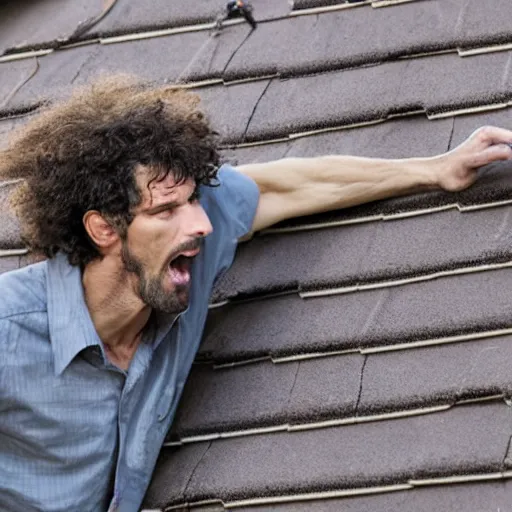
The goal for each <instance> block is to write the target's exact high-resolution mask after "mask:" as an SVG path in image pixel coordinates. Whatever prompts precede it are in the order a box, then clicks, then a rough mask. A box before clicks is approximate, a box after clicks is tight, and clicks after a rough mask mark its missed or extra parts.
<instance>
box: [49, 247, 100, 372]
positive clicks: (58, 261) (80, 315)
mask: <svg viewBox="0 0 512 512" xmlns="http://www.w3.org/2000/svg"><path fill="white" fill-rule="evenodd" d="M47 290H48V324H49V330H50V341H51V344H52V350H53V357H54V369H55V374H56V375H60V374H61V373H62V372H63V371H64V370H65V369H66V367H67V366H68V365H69V363H71V361H72V360H73V359H74V358H75V356H76V355H77V354H78V353H79V352H81V351H82V350H83V349H85V348H87V347H89V346H92V345H99V346H100V347H101V341H100V339H99V337H98V334H97V333H96V329H95V328H94V324H93V322H92V320H91V317H90V315H89V310H88V309H87V305H86V303H85V298H84V292H83V286H82V273H81V271H80V268H79V267H78V266H73V265H70V264H69V262H68V260H67V257H66V255H65V254H62V253H58V254H57V255H56V256H55V257H54V258H51V259H50V260H48V272H47Z"/></svg>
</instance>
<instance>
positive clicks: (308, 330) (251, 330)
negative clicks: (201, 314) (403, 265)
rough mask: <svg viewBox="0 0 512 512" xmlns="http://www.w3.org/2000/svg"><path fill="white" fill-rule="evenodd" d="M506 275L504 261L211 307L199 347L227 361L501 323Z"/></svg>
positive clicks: (507, 314)
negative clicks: (339, 290)
mask: <svg viewBox="0 0 512 512" xmlns="http://www.w3.org/2000/svg"><path fill="white" fill-rule="evenodd" d="M511 279H512V274H511V272H510V270H509V269H508V268H504V269H499V270H493V271H487V272H476V273H470V274H461V275H452V276H449V277H443V278H439V279H433V280H430V281H424V282H416V283H411V284H407V285H402V286H395V287H385V288H381V289H376V290H367V291H360V292H353V293H347V294H341V295H334V296H327V297H315V298H310V299H301V298H300V297H299V296H298V295H295V294H292V295H285V296H282V297H275V298H272V299H271V300H267V299H260V300H254V301H250V302H246V303H238V304H228V305H227V306H223V307H219V308H216V309H214V310H212V312H211V315H210V320H209V322H208V323H207V328H206V332H205V339H204V342H203V344H202V346H201V348H200V351H199V354H200V356H201V357H202V358H204V359H213V360H215V361H218V362H227V361H236V360H246V359H253V358H255V357H262V356H268V355H271V356H274V357H280V356H290V355H293V354H301V353H317V352H331V351H338V350H347V349H355V348H361V347H377V346H386V345H395V344H403V343H408V342H413V341H419V340H422V341H423V340H430V339H433V338H435V339H437V338H445V337H447V336H456V335H460V334H469V333H475V332H487V331H493V330H496V329H506V328H509V327H510V325H512V314H511V311H510V303H511V301H512V291H511V290H512V288H511V286H510V282H511ZM305 319H306V321H304V320H305Z"/></svg>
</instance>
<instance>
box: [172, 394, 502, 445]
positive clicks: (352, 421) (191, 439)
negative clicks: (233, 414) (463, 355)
mask: <svg viewBox="0 0 512 512" xmlns="http://www.w3.org/2000/svg"><path fill="white" fill-rule="evenodd" d="M505 398H506V397H505V394H503V393H502V394H493V395H488V396H482V397H478V398H469V399H462V400H456V401H454V402H453V401H452V402H449V403H445V404H438V405H432V406H428V407H416V408H414V409H399V410H395V411H391V412H383V413H377V414H365V415H362V416H346V417H344V418H338V419H331V420H322V421H313V422H309V423H297V424H294V423H282V424H279V425H271V426H267V427H253V428H247V429H241V430H228V431H225V432H213V433H210V434H198V435H193V436H184V437H182V438H180V439H179V441H168V442H165V443H164V444H163V446H164V447H178V446H183V445H186V444H193V443H202V442H207V441H208V442H210V441H217V440H219V439H233V438H239V437H247V436H253V435H262V434H275V433H278V432H288V433H293V432H304V431H307V430H318V429H322V428H332V427H344V426H348V425H360V424H364V423H374V422H377V421H389V420H394V419H403V418H412V417H415V416H423V415H426V414H435V413H438V412H444V411H448V410H450V409H452V408H453V407H458V406H466V405H470V404H476V403H483V402H491V401H492V402H495V401H500V400H503V401H504V404H506V401H505ZM507 407H508V405H507Z"/></svg>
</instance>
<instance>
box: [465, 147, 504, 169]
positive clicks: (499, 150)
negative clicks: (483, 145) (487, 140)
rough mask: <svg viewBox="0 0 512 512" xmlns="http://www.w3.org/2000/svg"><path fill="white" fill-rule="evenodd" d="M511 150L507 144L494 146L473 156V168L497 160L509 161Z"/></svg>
mask: <svg viewBox="0 0 512 512" xmlns="http://www.w3.org/2000/svg"><path fill="white" fill-rule="evenodd" d="M511 159H512V148H511V147H510V146H509V145H508V144H496V145H495V146H491V147H489V148H487V149H486V150H484V151H481V152H480V153H478V154H477V155H476V156H475V159H474V163H473V167H482V166H483V165H487V164H490V163H492V162H497V161H499V160H511Z"/></svg>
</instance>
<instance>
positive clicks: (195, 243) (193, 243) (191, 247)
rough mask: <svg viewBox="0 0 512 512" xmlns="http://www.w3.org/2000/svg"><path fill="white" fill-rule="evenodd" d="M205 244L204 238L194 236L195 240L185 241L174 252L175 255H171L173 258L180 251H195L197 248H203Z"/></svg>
mask: <svg viewBox="0 0 512 512" xmlns="http://www.w3.org/2000/svg"><path fill="white" fill-rule="evenodd" d="M202 245H203V238H202V237H200V238H194V239H193V240H189V241H188V242H183V243H182V244H180V245H178V247H176V249H175V250H174V252H173V256H171V260H172V259H174V258H175V257H176V255H178V254H179V253H180V252H185V251H195V250H196V249H201V246H202Z"/></svg>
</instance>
